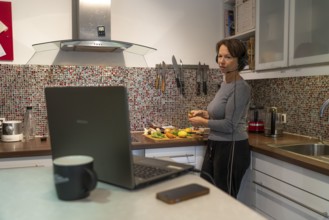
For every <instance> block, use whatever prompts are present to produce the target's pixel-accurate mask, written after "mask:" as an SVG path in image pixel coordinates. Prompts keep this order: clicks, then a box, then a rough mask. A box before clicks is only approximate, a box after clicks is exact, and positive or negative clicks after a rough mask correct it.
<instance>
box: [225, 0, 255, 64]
mask: <svg viewBox="0 0 329 220" xmlns="http://www.w3.org/2000/svg"><path fill="white" fill-rule="evenodd" d="M255 27H256V0H224V37H225V38H236V39H240V40H242V41H244V42H245V44H246V47H247V50H248V65H247V66H246V68H245V69H246V70H254V69H255Z"/></svg>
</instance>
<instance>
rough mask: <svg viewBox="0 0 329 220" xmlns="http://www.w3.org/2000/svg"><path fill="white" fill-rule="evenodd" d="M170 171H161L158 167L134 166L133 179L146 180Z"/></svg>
mask: <svg viewBox="0 0 329 220" xmlns="http://www.w3.org/2000/svg"><path fill="white" fill-rule="evenodd" d="M169 172H170V170H166V169H161V168H158V167H151V166H147V165H141V164H134V175H135V177H139V178H143V179H148V178H152V177H155V176H159V175H162V174H165V173H169Z"/></svg>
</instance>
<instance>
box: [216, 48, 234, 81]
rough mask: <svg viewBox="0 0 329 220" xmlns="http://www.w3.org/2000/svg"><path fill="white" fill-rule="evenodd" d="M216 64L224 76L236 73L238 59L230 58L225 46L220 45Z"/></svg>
mask: <svg viewBox="0 0 329 220" xmlns="http://www.w3.org/2000/svg"><path fill="white" fill-rule="evenodd" d="M217 62H218V66H219V69H220V71H221V72H222V73H223V74H224V75H226V74H229V73H233V72H235V73H236V72H238V58H237V57H232V55H231V54H230V52H229V51H228V49H227V47H226V46H225V45H221V46H220V47H219V49H218V57H217Z"/></svg>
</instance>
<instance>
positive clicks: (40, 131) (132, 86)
mask: <svg viewBox="0 0 329 220" xmlns="http://www.w3.org/2000/svg"><path fill="white" fill-rule="evenodd" d="M157 71H158V70H157V69H156V68H124V67H101V66H84V67H82V66H32V65H31V66H29V65H0V94H1V98H0V117H5V118H6V120H23V114H24V112H25V108H26V106H29V105H31V106H32V107H33V113H34V115H35V118H36V122H37V128H36V130H37V131H36V133H37V135H40V136H42V135H46V134H47V112H46V104H45V97H44V88H45V87H52V86H114V85H115V86H118V85H120V86H126V87H127V90H128V94H129V95H128V96H129V97H128V98H129V107H130V125H131V129H132V130H143V128H144V127H147V126H148V121H151V122H154V123H156V124H160V125H173V126H177V127H187V126H189V123H188V120H187V113H188V111H189V110H191V109H196V108H197V109H200V108H201V109H204V108H205V107H206V106H207V103H208V102H210V101H211V99H212V97H213V96H214V94H215V93H216V91H217V90H218V84H219V83H220V81H221V76H220V74H219V73H218V70H209V71H208V75H209V77H208V94H207V95H204V94H201V95H200V96H196V95H195V94H196V69H185V70H184V79H185V96H184V97H183V96H182V95H181V94H180V92H179V90H178V89H177V87H176V82H175V78H174V77H175V75H174V71H173V70H172V69H169V70H168V71H167V73H166V75H165V82H166V90H165V92H164V93H162V92H161V91H160V90H158V89H155V78H156V75H157Z"/></svg>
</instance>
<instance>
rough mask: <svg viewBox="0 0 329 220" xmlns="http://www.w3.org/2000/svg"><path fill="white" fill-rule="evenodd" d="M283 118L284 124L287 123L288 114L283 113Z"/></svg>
mask: <svg viewBox="0 0 329 220" xmlns="http://www.w3.org/2000/svg"><path fill="white" fill-rule="evenodd" d="M281 117H282V118H281V120H282V123H283V124H286V123H287V114H281Z"/></svg>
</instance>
